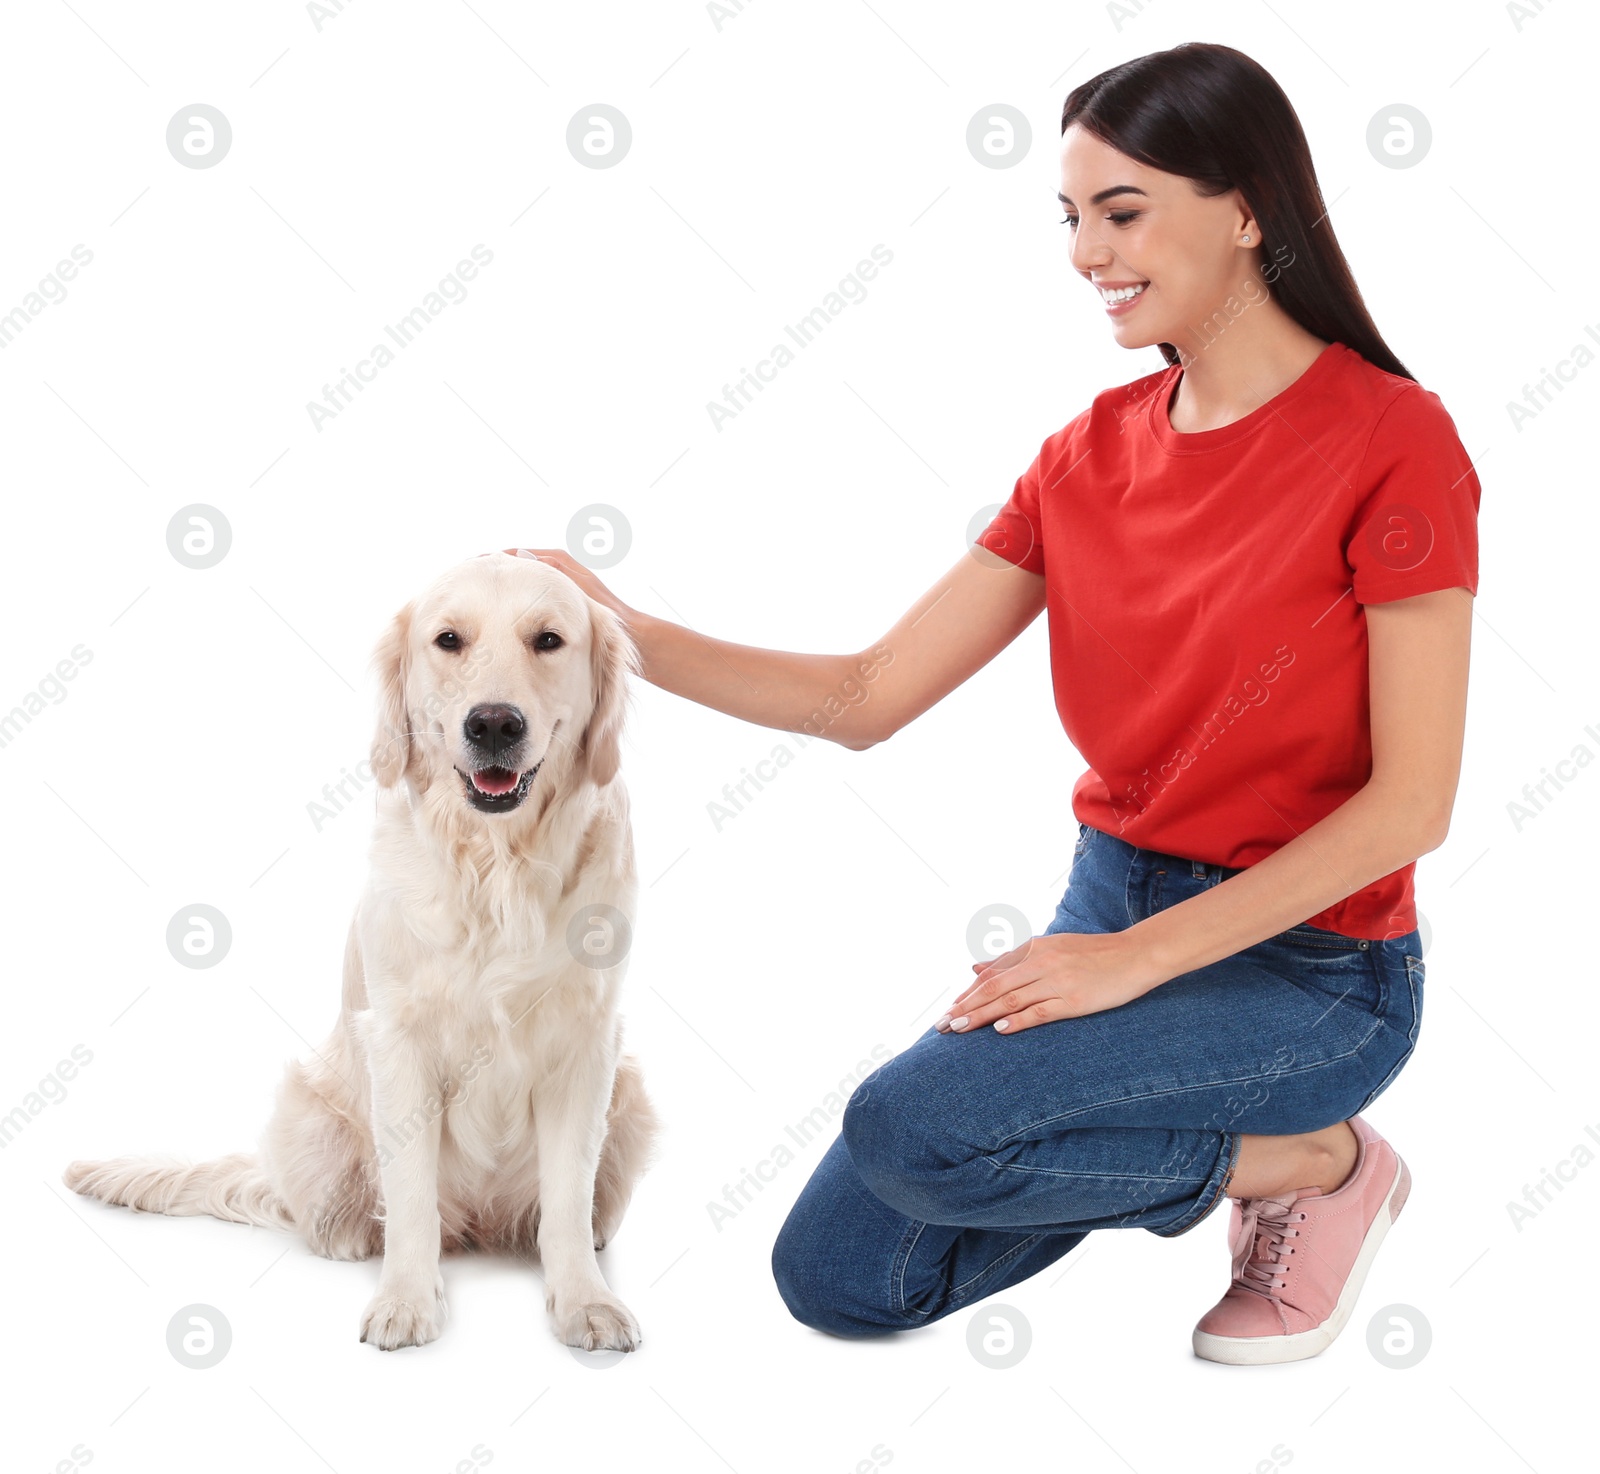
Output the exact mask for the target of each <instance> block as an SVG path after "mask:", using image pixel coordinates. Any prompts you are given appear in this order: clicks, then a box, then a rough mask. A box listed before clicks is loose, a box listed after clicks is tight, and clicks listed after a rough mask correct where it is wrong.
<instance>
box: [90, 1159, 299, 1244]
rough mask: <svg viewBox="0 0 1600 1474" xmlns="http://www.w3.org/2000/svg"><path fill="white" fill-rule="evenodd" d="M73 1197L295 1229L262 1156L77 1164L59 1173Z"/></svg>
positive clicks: (146, 1209) (160, 1211) (142, 1209)
mask: <svg viewBox="0 0 1600 1474" xmlns="http://www.w3.org/2000/svg"><path fill="white" fill-rule="evenodd" d="M61 1180H62V1181H63V1182H65V1183H66V1185H67V1186H68V1187H70V1188H71V1189H72V1190H73V1192H76V1193H82V1194H83V1195H84V1197H86V1198H99V1199H100V1200H101V1201H102V1202H105V1203H121V1204H123V1205H124V1206H125V1207H129V1208H132V1209H134V1210H135V1211H136V1212H141V1213H168V1214H172V1215H174V1216H188V1215H196V1214H210V1216H211V1217H213V1218H222V1219H226V1220H227V1221H228V1222H229V1223H254V1224H259V1225H260V1226H261V1227H263V1228H293V1227H295V1221H294V1216H293V1215H292V1214H291V1213H290V1211H289V1207H288V1204H286V1203H285V1202H284V1201H283V1199H281V1198H280V1197H279V1196H278V1195H277V1193H275V1192H274V1191H273V1190H272V1184H271V1183H270V1182H269V1181H268V1179H267V1174H266V1172H265V1171H263V1169H262V1166H261V1161H260V1159H259V1158H258V1157H254V1156H249V1155H246V1154H244V1153H235V1154H234V1155H232V1156H227V1157H218V1158H217V1160H216V1161H214V1162H188V1161H185V1160H184V1159H183V1158H181V1157H158V1156H150V1157H116V1158H113V1159H112V1160H111V1161H108V1162H73V1163H71V1164H70V1165H69V1166H68V1167H67V1170H66V1171H65V1172H63V1173H62V1174H61Z"/></svg>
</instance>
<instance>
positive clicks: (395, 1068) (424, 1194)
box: [361, 1030, 445, 1351]
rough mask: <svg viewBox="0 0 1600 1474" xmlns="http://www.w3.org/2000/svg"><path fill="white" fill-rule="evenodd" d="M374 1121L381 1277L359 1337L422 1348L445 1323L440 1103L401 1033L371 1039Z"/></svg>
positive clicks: (416, 1051)
mask: <svg viewBox="0 0 1600 1474" xmlns="http://www.w3.org/2000/svg"><path fill="white" fill-rule="evenodd" d="M367 1063H368V1068H369V1071H370V1073H371V1077H372V1118H373V1132H374V1139H375V1140H376V1143H377V1148H378V1167H379V1172H380V1174H381V1177H382V1181H383V1208H384V1229H383V1272H382V1273H381V1274H380V1275H379V1277H378V1290H377V1293H376V1294H375V1295H374V1296H373V1297H372V1300H371V1302H370V1303H369V1304H368V1305H367V1308H366V1310H365V1312H363V1314H362V1317H361V1339H362V1340H363V1341H371V1342H373V1343H374V1344H375V1345H377V1346H380V1347H382V1348H383V1350H385V1351H393V1350H394V1349H395V1348H396V1347H399V1346H421V1345H423V1344H425V1343H426V1342H428V1341H431V1340H433V1338H434V1337H435V1336H437V1335H438V1334H439V1329H440V1326H441V1324H442V1322H443V1320H444V1315H445V1302H444V1278H443V1276H442V1275H441V1274H440V1273H439V1237H440V1234H439V1132H440V1120H441V1118H442V1117H443V1115H444V1102H443V1100H442V1098H441V1096H440V1095H439V1093H438V1090H437V1088H436V1087H435V1086H434V1085H433V1083H432V1079H431V1076H430V1075H429V1073H428V1070H427V1067H426V1062H425V1059H424V1055H423V1051H422V1050H421V1049H420V1048H419V1047H418V1045H417V1043H416V1042H415V1041H414V1040H413V1039H412V1038H410V1037H409V1036H408V1035H406V1034H404V1033H403V1032H401V1031H398V1030H389V1031H379V1032H376V1033H374V1034H373V1035H371V1036H369V1038H368V1055H367Z"/></svg>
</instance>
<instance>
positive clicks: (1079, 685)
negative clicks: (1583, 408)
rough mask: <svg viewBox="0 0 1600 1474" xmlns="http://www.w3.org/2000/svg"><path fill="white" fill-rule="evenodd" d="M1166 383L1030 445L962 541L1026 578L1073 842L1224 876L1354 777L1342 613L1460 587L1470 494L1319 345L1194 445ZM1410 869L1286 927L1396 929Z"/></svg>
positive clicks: (1464, 459)
mask: <svg viewBox="0 0 1600 1474" xmlns="http://www.w3.org/2000/svg"><path fill="white" fill-rule="evenodd" d="M1182 373H1183V369H1182V367H1181V366H1180V365H1177V364H1173V365H1171V366H1169V367H1168V368H1165V369H1163V370H1162V371H1160V372H1159V373H1154V374H1150V375H1147V376H1146V377H1144V378H1142V379H1136V380H1135V381H1134V382H1133V383H1131V384H1127V385H1124V386H1123V387H1121V388H1117V389H1109V390H1107V391H1106V392H1105V393H1103V394H1099V395H1097V396H1096V397H1095V400H1094V402H1093V404H1091V405H1090V407H1089V408H1088V409H1087V410H1085V411H1084V412H1083V413H1082V414H1080V415H1079V416H1078V417H1077V418H1076V419H1075V420H1073V421H1072V422H1071V423H1070V424H1068V425H1066V426H1065V427H1064V428H1062V429H1061V430H1058V431H1057V432H1056V433H1055V434H1054V435H1052V436H1050V438H1049V439H1048V440H1046V441H1045V442H1044V444H1043V445H1042V446H1041V447H1040V450H1039V454H1038V456H1037V457H1036V458H1035V460H1034V462H1033V464H1032V465H1031V466H1030V467H1029V468H1028V469H1027V471H1026V472H1024V473H1023V475H1022V477H1021V478H1020V479H1019V480H1018V482H1017V484H1016V489H1015V490H1014V491H1013V492H1012V493H1011V496H1010V499H1009V500H1008V501H1007V502H1006V504H1005V505H1004V506H1003V507H1002V508H1001V509H1000V512H999V513H998V515H997V516H996V517H995V518H994V520H993V521H992V522H991V523H990V524H989V526H988V527H987V528H986V529H985V530H984V533H983V535H982V536H981V537H980V538H979V539H978V541H979V543H980V544H981V545H983V546H984V547H986V548H988V549H990V550H991V551H992V552H994V553H995V554H997V555H998V556H1000V557H1002V558H1004V559H1005V560H1006V561H1007V562H1010V563H1014V564H1016V565H1017V566H1019V567H1021V568H1026V569H1028V570H1030V571H1031V572H1034V573H1040V574H1043V575H1044V576H1045V579H1046V608H1047V611H1048V616H1049V627H1050V664H1051V674H1052V679H1053V681H1054V685H1055V699H1056V710H1057V711H1058V712H1059V713H1060V714H1061V721H1062V725H1063V726H1064V727H1065V728H1066V733H1067V736H1068V738H1070V739H1071V742H1072V745H1073V746H1074V747H1075V748H1077V750H1078V752H1079V753H1080V754H1081V755H1082V756H1083V758H1084V759H1085V760H1086V761H1087V762H1088V763H1089V768H1088V771H1087V772H1085V773H1084V774H1083V775H1082V777H1080V778H1079V779H1078V781H1077V783H1076V784H1075V785H1074V786H1073V790H1072V811H1073V813H1074V815H1076V817H1077V818H1078V819H1079V820H1080V821H1081V822H1083V823H1085V824H1088V825H1090V826H1091V827H1092V828H1095V829H1102V830H1105V831H1106V832H1107V833H1108V834H1114V835H1117V836H1118V837H1120V838H1121V839H1124V840H1126V841H1127V842H1128V843H1129V844H1135V845H1140V846H1142V847H1144V848H1146V849H1153V850H1161V851H1164V852H1165V853H1167V854H1172V855H1181V856H1184V857H1186V858H1190V859H1196V860H1206V861H1210V862H1211V863H1213V864H1219V865H1227V866H1235V867H1240V866H1247V865H1252V864H1254V863H1255V862H1256V861H1257V860H1261V859H1263V858H1265V857H1266V856H1267V855H1270V854H1271V853H1272V852H1273V851H1274V850H1276V849H1278V848H1279V847H1280V846H1281V845H1284V844H1286V843H1288V842H1289V840H1291V839H1293V838H1294V837H1295V836H1296V835H1297V834H1299V833H1301V832H1303V831H1304V830H1306V829H1308V828H1310V827H1311V825H1313V824H1315V823H1316V822H1317V821H1318V820H1319V819H1322V818H1324V817H1325V816H1326V815H1328V814H1329V813H1331V812H1332V811H1333V810H1334V809H1336V808H1338V807H1339V805H1340V804H1342V803H1343V802H1344V801H1345V800H1346V799H1347V798H1349V797H1350V796H1351V795H1352V794H1354V793H1355V792H1356V791H1357V790H1358V789H1360V788H1361V787H1362V786H1363V785H1364V784H1365V783H1366V782H1367V780H1368V779H1369V778H1370V777H1371V774H1372V731H1371V721H1370V707H1369V701H1368V686H1367V622H1366V614H1365V612H1364V610H1363V608H1362V606H1363V605H1365V604H1375V603H1382V602H1384V601H1386V600H1390V599H1404V598H1407V597H1408V596H1410V595H1413V594H1423V593H1427V592H1429V591H1430V590H1434V589H1448V588H1457V587H1460V588H1465V589H1469V590H1471V591H1472V592H1473V593H1474V594H1476V593H1477V590H1478V539H1477V513H1478V503H1479V496H1480V489H1479V485H1478V478H1477V475H1476V473H1475V472H1474V471H1473V469H1472V464H1471V462H1470V460H1469V459H1468V456H1467V453H1466V451H1465V450H1464V449H1463V448H1462V445H1461V442H1460V440H1459V439H1458V438H1457V435H1456V429H1455V424H1454V422H1453V421H1452V420H1451V418H1450V416H1449V415H1448V414H1447V413H1446V412H1445V409H1444V406H1443V405H1442V404H1441V403H1440V402H1439V398H1438V396H1437V395H1435V394H1433V393H1431V392H1430V391H1428V390H1426V389H1424V388H1422V387H1421V386H1420V385H1418V384H1416V383H1413V382H1412V381H1411V380H1409V379H1403V378H1400V377H1398V376H1396V375H1394V374H1389V373H1385V372H1384V371H1383V370H1382V369H1379V368H1377V367H1375V366H1374V365H1373V364H1371V363H1368V362H1367V360H1366V359H1364V358H1363V357H1362V356H1361V355H1360V354H1359V353H1357V352H1356V351H1355V350H1354V349H1351V348H1349V347H1347V346H1346V345H1345V344H1343V343H1337V342H1335V343H1330V344H1329V345H1328V347H1326V348H1325V349H1324V350H1323V351H1322V352H1321V353H1320V354H1319V355H1318V356H1317V358H1316V359H1315V360H1314V361H1313V363H1312V365H1311V367H1310V368H1308V369H1307V370H1306V371H1305V372H1304V373H1303V374H1301V376H1300V377H1299V378H1298V379H1296V380H1295V381H1294V383H1292V384H1291V385H1290V386H1289V387H1288V388H1287V389H1285V390H1284V391H1283V392H1282V393H1281V394H1279V395H1278V396H1277V397H1276V398H1274V399H1271V400H1269V401H1268V402H1267V403H1266V404H1263V405H1261V406H1260V407H1258V408H1257V409H1255V410H1253V411H1252V412H1251V413H1249V414H1247V415H1245V416H1244V417H1243V418H1242V419H1239V420H1235V421H1234V422H1233V423H1232V424H1230V425H1224V426H1222V427H1221V428H1219V429H1215V430H1201V431H1198V432H1196V433H1194V434H1182V433H1180V432H1178V431H1176V430H1174V429H1173V428H1172V424H1171V421H1170V420H1169V419H1168V417H1167V410H1168V401H1169V400H1170V399H1171V396H1172V391H1173V389H1174V387H1175V386H1176V384H1177V381H1178V379H1179V378H1180V377H1181V376H1182ZM1414 869H1415V864H1414V863H1413V864H1409V865H1406V866H1405V867H1404V868H1402V869H1400V870H1396V871H1395V872H1394V873H1393V874H1391V875H1387V876H1384V877H1383V878H1382V879H1381V880H1378V881H1375V882H1373V883H1372V884H1371V885H1368V886H1365V887H1363V888H1362V889H1361V890H1359V891H1356V892H1355V893H1354V894H1353V895H1350V896H1348V897H1346V898H1345V899H1344V900H1342V901H1339V902H1337V903H1336V904H1335V905H1332V906H1330V907H1328V908H1327V909H1326V910H1325V911H1322V912H1319V913H1318V914H1317V915H1315V916H1311V917H1308V918H1307V919H1306V921H1307V924H1309V925H1312V926H1320V927H1325V928H1327V929H1329V930H1331V931H1337V932H1343V933H1345V934H1347V935H1350V936H1358V937H1385V936H1390V937H1393V936H1403V935H1405V934H1406V933H1408V932H1410V931H1412V930H1413V929H1414V928H1415V927H1416V925H1417V921H1416V908H1415V906H1414V904H1413V899H1412V873H1413V871H1414Z"/></svg>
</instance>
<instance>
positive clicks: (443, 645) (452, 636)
mask: <svg viewBox="0 0 1600 1474" xmlns="http://www.w3.org/2000/svg"><path fill="white" fill-rule="evenodd" d="M433 643H434V644H435V645H437V646H438V647H439V648H440V649H441V650H459V649H460V648H461V636H460V635H458V634H457V633H456V632H455V631H454V630H446V631H445V632H444V633H443V634H442V635H440V636H439V638H438V639H436V640H435V641H434V642H433Z"/></svg>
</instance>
